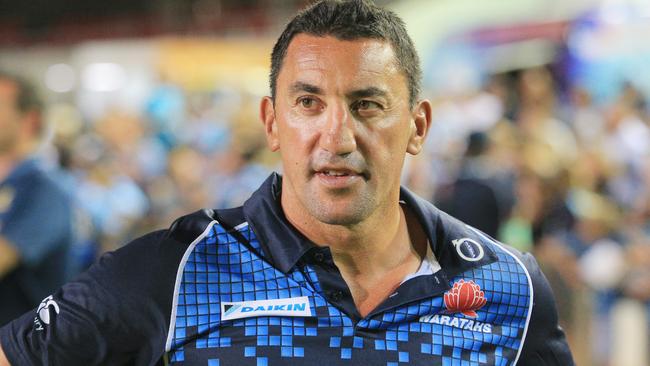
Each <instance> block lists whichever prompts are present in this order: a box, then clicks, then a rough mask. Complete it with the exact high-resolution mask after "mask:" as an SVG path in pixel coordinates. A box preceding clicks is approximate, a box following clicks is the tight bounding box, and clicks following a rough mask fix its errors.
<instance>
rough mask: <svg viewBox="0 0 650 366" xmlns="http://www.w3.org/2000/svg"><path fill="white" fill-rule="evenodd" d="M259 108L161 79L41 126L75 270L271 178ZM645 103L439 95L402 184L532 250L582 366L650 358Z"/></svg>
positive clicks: (512, 81) (504, 83)
mask: <svg viewBox="0 0 650 366" xmlns="http://www.w3.org/2000/svg"><path fill="white" fill-rule="evenodd" d="M258 99H259V97H257V96H253V95H247V94H246V93H241V92H238V91H234V90H228V89H223V90H215V91H207V92H206V91H204V92H190V91H187V90H184V89H182V88H181V87H179V86H177V85H174V84H172V83H166V82H161V83H160V85H158V86H157V87H156V88H155V90H154V92H153V93H152V95H151V96H150V98H149V100H148V102H147V103H146V105H144V106H143V107H142V109H141V110H140V111H138V112H126V111H122V110H110V111H108V112H107V113H106V114H105V115H104V116H103V117H102V118H99V119H98V120H94V121H84V122H83V123H76V124H74V123H70V122H69V118H68V117H69V115H70V114H71V113H72V112H70V111H68V112H65V111H61V110H59V111H58V112H57V113H55V114H53V115H51V116H50V120H51V122H53V124H52V126H53V129H52V132H53V133H52V135H51V139H50V144H49V148H48V150H46V153H47V154H46V155H47V156H49V157H51V158H50V163H51V164H52V165H53V166H57V167H58V168H60V169H58V173H57V174H59V177H60V179H59V181H60V182H62V183H63V184H64V185H65V186H66V187H67V188H68V190H69V191H70V192H72V193H73V196H74V197H75V199H76V202H77V205H78V210H79V212H78V214H77V226H78V232H79V238H80V239H79V240H78V242H79V243H78V244H77V246H76V248H77V252H78V253H77V254H78V255H77V259H78V261H79V263H81V264H82V265H83V264H88V263H90V262H91V261H92V260H93V259H94V258H95V257H96V255H97V254H99V253H101V252H104V251H107V250H111V249H115V248H118V247H119V246H121V245H123V244H124V243H126V242H127V241H128V240H130V239H132V238H134V237H135V236H137V235H138V234H140V233H144V232H147V231H151V230H153V229H160V228H165V227H168V226H169V224H170V223H171V222H172V220H173V219H174V218H176V217H178V216H180V215H183V214H185V213H189V212H192V211H194V210H197V209H200V208H203V207H211V208H221V207H232V206H236V205H240V204H242V203H243V201H244V200H245V199H246V198H247V197H248V196H249V194H250V193H251V192H252V191H254V190H255V189H256V188H257V186H258V185H259V184H260V183H261V182H262V181H263V180H264V179H265V178H266V176H267V175H268V174H269V173H270V172H271V171H272V170H274V169H277V167H278V164H277V161H276V160H275V159H277V157H275V156H274V155H270V153H269V152H268V150H267V149H266V147H265V146H266V145H265V139H264V135H263V130H262V128H261V126H260V125H259V122H258V118H257V110H258V107H257V103H258ZM645 100H646V96H644V95H642V94H641V93H640V92H639V91H638V90H636V89H635V88H634V87H632V86H631V84H630V85H625V86H624V87H622V88H621V92H620V94H619V95H618V97H617V98H615V100H611V101H607V102H606V103H596V102H595V101H594V99H593V98H592V97H591V96H590V94H589V93H588V91H587V90H585V89H581V88H580V87H578V86H568V87H566V88H564V89H563V91H560V88H559V87H558V86H557V83H556V78H555V77H554V74H553V73H552V72H551V70H550V69H548V68H544V67H539V68H530V69H525V70H519V71H516V72H510V73H505V74H500V75H493V76H491V77H490V78H489V80H487V82H486V83H485V85H484V87H483V88H482V89H480V90H477V91H475V92H472V93H464V94H454V95H450V96H441V97H435V98H434V113H433V115H434V123H433V126H432V129H431V132H430V134H429V140H430V141H428V143H427V147H426V151H425V152H424V153H423V154H420V155H418V156H416V157H413V158H411V159H410V160H409V161H408V162H407V167H406V170H405V173H404V174H405V181H406V182H407V185H408V186H409V187H410V188H411V189H412V190H414V191H416V192H417V193H419V194H421V195H422V196H424V197H427V198H430V199H431V201H432V202H434V203H435V204H437V205H438V206H439V207H440V208H442V209H443V210H445V211H447V212H449V213H450V214H452V215H454V216H456V217H458V218H460V219H461V220H464V221H466V222H468V223H470V224H472V225H474V226H476V227H478V228H479V229H481V230H483V231H485V232H486V233H488V234H489V235H491V236H493V237H495V238H497V239H499V240H501V241H503V242H505V243H508V244H510V245H513V246H515V247H517V248H519V249H520V250H523V251H530V252H532V253H534V255H535V256H536V258H537V260H538V261H539V262H540V264H541V266H542V268H543V270H544V272H545V273H546V275H547V277H548V278H549V280H550V282H551V285H552V287H553V290H554V292H555V294H556V297H557V300H558V306H559V312H560V318H561V323H562V324H563V326H564V327H565V329H566V330H567V334H568V336H569V340H570V343H571V345H572V348H573V351H574V353H575V354H576V355H575V356H576V360H577V361H578V364H581V365H582V364H584V365H616V364H620V365H626V366H628V365H636V363H626V362H625V361H618V362H622V363H611V362H609V361H608V360H610V359H612V358H614V357H618V359H619V360H621V359H623V360H624V359H625V357H633V358H634V359H635V360H636V361H634V362H639V361H638V360H640V359H641V360H643V357H647V350H648V348H649V347H648V346H649V345H648V343H647V342H648V341H647V339H648V338H647V334H648V329H649V328H650V320H649V319H650V316H648V314H649V312H650V125H649V121H650V115H649V112H650V111H649V110H648V109H647V108H646V105H645ZM621 309H623V310H621ZM621 314H622V315H621ZM630 314H632V315H633V316H632V315H630ZM630 316H632V318H631V324H632V328H633V329H631V328H630V326H627V325H626V324H628V323H626V321H628V320H629V319H630ZM639 319H643V320H642V321H641V320H639ZM634 342H637V343H634ZM638 342H641V344H640V346H639V345H638ZM619 343H622V345H621V346H619ZM639 347H640V349H639ZM629 349H632V351H633V352H632V354H631V355H628V354H623V355H618V354H617V353H620V352H628V353H629ZM621 350H623V351H621ZM634 352H637V353H634ZM638 352H641V353H638ZM643 352H645V353H643ZM621 357H623V358H621ZM641 362H647V358H646V361H641Z"/></svg>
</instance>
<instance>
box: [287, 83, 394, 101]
mask: <svg viewBox="0 0 650 366" xmlns="http://www.w3.org/2000/svg"><path fill="white" fill-rule="evenodd" d="M289 90H290V92H291V94H296V93H301V92H307V93H310V94H317V95H322V94H323V93H324V92H323V89H321V88H320V87H318V86H316V85H312V84H309V83H305V82H302V81H296V82H295V83H293V84H291V87H290V88H289ZM386 96H388V92H387V91H386V90H384V89H380V88H377V87H374V86H371V87H368V88H364V89H358V90H353V91H351V92H349V93H347V94H346V97H347V98H349V99H360V98H369V97H384V98H385V97H386Z"/></svg>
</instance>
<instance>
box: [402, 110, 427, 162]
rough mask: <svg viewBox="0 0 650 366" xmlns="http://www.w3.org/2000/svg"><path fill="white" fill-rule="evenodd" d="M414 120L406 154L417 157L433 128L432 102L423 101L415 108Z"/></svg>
mask: <svg viewBox="0 0 650 366" xmlns="http://www.w3.org/2000/svg"><path fill="white" fill-rule="evenodd" d="M412 117H413V120H412V122H411V137H410V139H409V143H408V146H407V147H406V152H408V153H409V154H411V155H417V154H419V153H420V151H422V145H423V144H424V140H425V139H426V137H427V133H428V132H429V128H430V127H431V102H429V101H428V100H426V99H423V100H421V101H419V102H418V103H417V105H416V106H415V108H413V116H412Z"/></svg>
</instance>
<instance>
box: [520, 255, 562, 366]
mask: <svg viewBox="0 0 650 366" xmlns="http://www.w3.org/2000/svg"><path fill="white" fill-rule="evenodd" d="M521 259H522V261H523V263H524V265H525V266H526V269H527V270H528V273H529V274H530V278H531V281H532V284H533V312H532V314H531V318H530V323H529V325H528V332H527V334H526V339H525V341H524V347H523V350H522V353H521V357H520V358H519V362H518V364H519V365H526V366H571V365H574V362H573V357H572V355H571V350H570V349H569V345H568V343H567V341H566V338H565V335H564V331H563V330H562V328H561V327H560V326H559V325H558V315H557V308H556V305H555V298H554V296H553V292H552V290H551V287H550V285H549V284H548V281H547V280H546V277H545V276H544V274H543V273H542V271H541V270H540V268H539V265H538V264H537V261H536V260H535V258H534V257H533V256H532V255H530V254H523V255H521Z"/></svg>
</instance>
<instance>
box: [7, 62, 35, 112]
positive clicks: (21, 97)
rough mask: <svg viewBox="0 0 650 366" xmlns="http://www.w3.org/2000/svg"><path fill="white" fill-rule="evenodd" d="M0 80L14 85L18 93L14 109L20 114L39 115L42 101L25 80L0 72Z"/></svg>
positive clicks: (30, 84)
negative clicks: (32, 113) (31, 113)
mask: <svg viewBox="0 0 650 366" xmlns="http://www.w3.org/2000/svg"><path fill="white" fill-rule="evenodd" d="M0 80H7V81H9V82H11V83H13V84H15V85H16V89H18V93H17V95H16V105H15V107H16V108H17V109H18V111H20V112H21V113H26V112H31V111H35V112H38V113H40V112H41V111H42V110H43V101H42V100H41V97H40V96H39V94H38V92H37V91H36V88H35V87H34V85H33V84H32V83H30V82H29V81H27V79H25V78H23V77H21V76H18V75H15V74H11V73H8V72H6V71H2V70H0Z"/></svg>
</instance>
